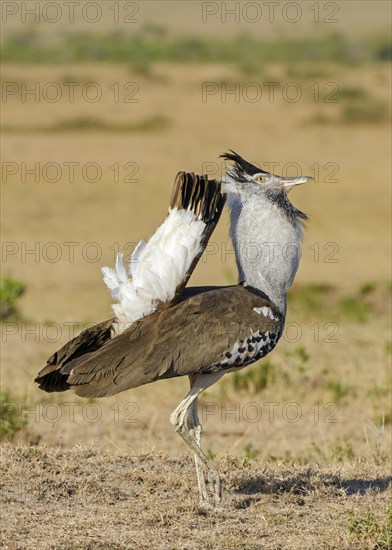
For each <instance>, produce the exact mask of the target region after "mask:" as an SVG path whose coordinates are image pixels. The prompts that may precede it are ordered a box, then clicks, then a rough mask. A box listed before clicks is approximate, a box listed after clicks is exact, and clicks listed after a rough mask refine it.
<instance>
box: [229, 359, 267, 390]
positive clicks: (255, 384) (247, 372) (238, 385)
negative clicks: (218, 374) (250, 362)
mask: <svg viewBox="0 0 392 550" xmlns="http://www.w3.org/2000/svg"><path fill="white" fill-rule="evenodd" d="M273 378H274V367H273V365H272V363H271V362H270V361H263V362H261V363H258V364H256V365H254V366H253V367H248V368H247V369H244V370H242V371H239V372H234V373H233V374H232V375H231V377H230V378H229V380H230V382H231V384H232V386H233V389H234V390H235V391H246V392H250V393H251V394H256V393H258V392H260V391H261V390H263V389H264V388H266V387H267V385H268V383H269V382H271V381H273Z"/></svg>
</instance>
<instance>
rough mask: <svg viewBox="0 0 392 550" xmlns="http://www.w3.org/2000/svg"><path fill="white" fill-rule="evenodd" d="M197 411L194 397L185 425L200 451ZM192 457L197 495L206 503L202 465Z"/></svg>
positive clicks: (196, 456) (197, 456)
mask: <svg viewBox="0 0 392 550" xmlns="http://www.w3.org/2000/svg"><path fill="white" fill-rule="evenodd" d="M197 409H198V402H197V397H196V399H195V400H194V401H193V402H192V405H191V406H190V407H189V409H188V418H187V423H188V429H189V432H190V435H191V436H192V437H193V438H194V439H195V441H196V444H197V446H198V447H199V449H200V444H201V432H202V427H201V424H200V421H199V414H198V410H197ZM194 457H195V465H196V475H197V484H198V486H199V493H200V501H201V502H207V501H208V495H207V488H206V480H205V469H204V465H203V462H202V461H201V460H200V457H199V455H198V454H197V453H194Z"/></svg>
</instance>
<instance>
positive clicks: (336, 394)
mask: <svg viewBox="0 0 392 550" xmlns="http://www.w3.org/2000/svg"><path fill="white" fill-rule="evenodd" d="M326 388H327V390H329V391H330V392H331V393H332V397H333V401H334V403H336V404H339V403H341V401H342V400H343V399H344V397H346V396H347V395H349V394H350V393H353V394H354V395H355V392H354V388H353V387H352V386H350V385H349V384H344V383H342V382H340V381H339V380H329V381H328V382H327V383H326Z"/></svg>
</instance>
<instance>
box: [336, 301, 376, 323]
mask: <svg viewBox="0 0 392 550" xmlns="http://www.w3.org/2000/svg"><path fill="white" fill-rule="evenodd" d="M339 305H340V310H341V313H343V314H344V316H346V317H349V318H350V319H352V320H353V321H357V322H359V323H364V322H365V321H367V319H368V314H369V311H370V306H369V304H367V303H366V302H364V300H363V299H361V298H357V297H356V296H349V297H347V298H343V299H342V300H341V301H340V304H339Z"/></svg>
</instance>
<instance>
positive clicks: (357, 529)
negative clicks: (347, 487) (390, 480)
mask: <svg viewBox="0 0 392 550" xmlns="http://www.w3.org/2000/svg"><path fill="white" fill-rule="evenodd" d="M348 532H349V534H350V537H352V538H355V539H357V540H358V541H360V542H362V543H368V544H371V545H372V546H371V548H373V549H374V550H388V549H389V548H391V547H392V505H390V506H388V507H387V509H386V513H385V517H384V518H380V517H378V516H377V515H376V514H375V513H374V512H373V511H371V510H369V511H368V512H366V513H365V514H361V515H359V514H353V515H352V516H351V517H350V518H349V520H348Z"/></svg>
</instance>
